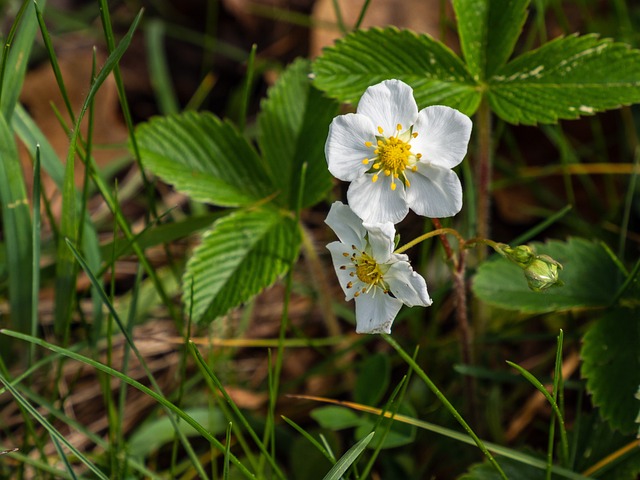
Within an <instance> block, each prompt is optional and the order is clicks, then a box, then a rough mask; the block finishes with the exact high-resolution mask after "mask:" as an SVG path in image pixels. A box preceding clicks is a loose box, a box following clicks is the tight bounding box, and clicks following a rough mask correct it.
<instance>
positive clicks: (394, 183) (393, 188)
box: [391, 182, 396, 190]
mask: <svg viewBox="0 0 640 480" xmlns="http://www.w3.org/2000/svg"><path fill="white" fill-rule="evenodd" d="M395 189H396V182H393V183H392V184H391V190H395Z"/></svg>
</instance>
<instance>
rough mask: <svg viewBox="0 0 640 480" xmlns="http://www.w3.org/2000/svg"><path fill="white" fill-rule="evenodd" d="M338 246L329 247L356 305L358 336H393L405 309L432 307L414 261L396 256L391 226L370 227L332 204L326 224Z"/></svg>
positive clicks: (348, 211)
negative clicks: (395, 325)
mask: <svg viewBox="0 0 640 480" xmlns="http://www.w3.org/2000/svg"><path fill="white" fill-rule="evenodd" d="M325 222H326V223H327V225H329V226H330V227H331V228H332V229H333V231H334V232H335V233H336V235H337V236H338V238H339V239H340V241H339V242H332V243H330V244H329V245H327V248H328V249H329V251H330V252H331V258H332V259H333V266H334V268H335V270H336V274H337V275H338V280H339V281H340V286H341V287H342V290H343V291H344V294H345V295H346V300H351V299H352V298H355V301H356V332H357V333H390V332H391V324H392V323H393V320H394V319H395V317H396V315H397V314H398V312H399V311H400V307H402V304H403V303H404V304H405V305H408V306H410V307H413V306H418V305H420V306H423V307H428V306H429V305H431V303H432V302H431V298H429V293H428V292H427V284H426V282H425V280H424V278H422V277H421V276H420V275H418V274H417V273H416V272H414V271H413V269H412V268H411V265H410V264H409V258H408V257H407V256H406V255H403V254H396V253H393V249H394V238H395V234H396V232H395V228H394V227H393V224H392V223H391V222H386V223H379V224H368V223H364V224H363V223H362V220H361V219H360V218H359V217H358V216H357V215H356V214H355V213H353V211H352V210H351V209H350V208H349V207H348V206H347V205H344V204H343V203H341V202H335V203H334V204H333V205H331V209H330V210H329V214H328V215H327V219H326V220H325Z"/></svg>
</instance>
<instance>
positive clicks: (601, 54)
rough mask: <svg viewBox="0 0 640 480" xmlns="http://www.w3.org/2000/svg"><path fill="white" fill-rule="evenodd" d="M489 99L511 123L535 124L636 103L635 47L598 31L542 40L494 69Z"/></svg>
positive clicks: (639, 89) (638, 59)
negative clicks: (540, 45)
mask: <svg viewBox="0 0 640 480" xmlns="http://www.w3.org/2000/svg"><path fill="white" fill-rule="evenodd" d="M488 92H489V95H488V98H489V104H490V105H491V108H492V110H493V111H494V112H495V113H496V114H497V115H498V116H500V117H501V118H502V119H504V120H506V121H507V122H510V123H516V124H517V123H522V124H526V125H534V124H536V123H555V122H556V121H557V120H558V119H574V118H578V117H579V116H581V115H592V114H594V113H596V112H599V111H603V110H607V109H612V108H618V107H620V106H622V105H630V104H632V103H637V102H640V50H633V49H631V48H630V47H629V46H628V45H625V44H622V43H616V42H613V41H611V40H609V39H600V38H598V36H597V35H584V36H577V35H572V36H569V37H566V38H558V39H555V40H553V41H551V42H549V43H546V44H545V45H543V46H542V47H540V48H538V49H537V50H533V51H531V52H528V53H526V54H524V55H521V56H520V57H518V58H516V59H515V60H513V61H512V62H510V63H508V64H507V65H505V66H504V67H502V68H500V69H498V70H497V71H496V73H495V75H494V76H493V77H492V78H490V79H489V90H488Z"/></svg>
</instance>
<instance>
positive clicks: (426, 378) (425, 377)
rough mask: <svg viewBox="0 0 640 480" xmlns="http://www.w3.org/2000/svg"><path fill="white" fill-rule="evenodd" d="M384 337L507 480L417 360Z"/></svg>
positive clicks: (385, 335)
mask: <svg viewBox="0 0 640 480" xmlns="http://www.w3.org/2000/svg"><path fill="white" fill-rule="evenodd" d="M382 337H383V338H384V339H385V340H386V341H387V343H388V344H389V345H391V346H392V347H393V348H394V349H395V350H396V351H397V352H398V353H399V354H400V356H401V357H402V359H403V360H404V361H405V362H407V363H408V364H409V365H410V366H411V368H413V370H414V371H415V372H416V375H418V377H420V379H421V380H422V381H423V382H424V383H425V384H426V385H427V387H429V390H431V392H433V394H434V395H435V396H436V397H437V398H438V400H440V402H442V404H443V405H444V407H445V408H446V409H447V410H448V411H449V413H451V415H452V416H453V418H455V419H456V421H457V422H458V423H459V424H460V425H461V426H462V428H464V430H465V431H466V432H467V434H468V435H469V436H470V437H471V438H472V439H473V441H474V442H475V443H476V445H477V446H478V448H479V449H480V450H481V451H482V453H484V455H485V456H486V457H487V459H488V460H489V462H490V463H491V464H492V465H493V466H494V468H495V469H496V470H497V471H498V473H499V474H500V476H501V477H502V478H503V479H505V480H507V476H506V475H505V473H504V471H503V470H502V468H501V467H500V465H498V462H496V459H495V458H493V455H491V452H489V450H488V449H487V447H486V445H485V444H484V443H483V442H482V440H481V439H480V437H478V436H477V435H476V434H475V432H474V431H473V429H472V428H471V427H470V426H469V424H468V423H467V422H466V421H465V420H464V418H462V415H460V413H458V411H457V410H456V408H455V407H454V406H453V405H452V404H451V402H450V401H449V400H448V399H447V397H446V396H445V395H444V394H443V393H442V392H441V391H440V389H439V388H438V387H437V386H436V384H435V383H433V381H432V380H431V379H430V378H429V376H428V375H427V374H426V373H425V371H424V370H422V369H421V368H420V366H419V365H418V364H417V363H416V362H415V360H414V359H413V358H411V356H410V355H409V354H408V353H407V352H405V351H404V350H403V348H402V347H401V346H400V345H399V344H398V343H397V342H396V341H395V340H394V339H393V338H392V337H391V336H390V335H387V334H383V335H382Z"/></svg>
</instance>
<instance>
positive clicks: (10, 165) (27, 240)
mask: <svg viewBox="0 0 640 480" xmlns="http://www.w3.org/2000/svg"><path fill="white" fill-rule="evenodd" d="M0 203H2V226H3V234H4V244H5V249H6V262H7V272H8V275H9V301H10V306H11V322H12V325H14V326H15V328H17V329H18V330H20V331H23V332H28V331H29V330H30V328H31V327H30V325H31V301H32V299H31V289H32V279H31V277H32V271H31V268H29V267H27V268H25V265H32V251H31V242H32V234H31V213H30V211H29V201H28V200H27V189H26V186H25V183H24V177H23V174H22V165H21V164H20V158H19V156H18V150H17V148H16V143H15V140H14V137H13V132H11V130H10V129H9V126H8V125H7V122H6V121H5V119H4V117H2V118H0Z"/></svg>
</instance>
